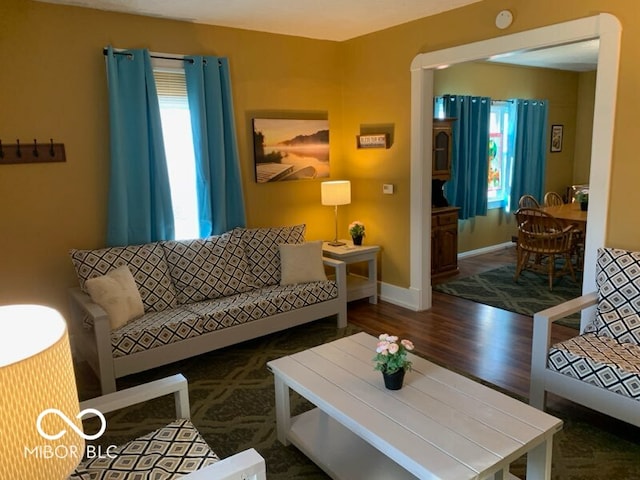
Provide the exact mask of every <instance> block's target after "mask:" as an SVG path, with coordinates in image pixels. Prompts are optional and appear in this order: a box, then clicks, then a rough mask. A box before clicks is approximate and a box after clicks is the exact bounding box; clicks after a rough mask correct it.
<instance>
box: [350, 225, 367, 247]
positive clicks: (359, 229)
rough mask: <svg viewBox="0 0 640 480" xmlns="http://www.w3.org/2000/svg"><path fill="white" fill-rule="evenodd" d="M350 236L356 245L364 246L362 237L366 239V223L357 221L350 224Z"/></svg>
mask: <svg viewBox="0 0 640 480" xmlns="http://www.w3.org/2000/svg"><path fill="white" fill-rule="evenodd" d="M349 235H351V238H352V239H353V244H354V245H362V237H364V223H362V222H361V221H360V220H356V221H354V222H351V223H350V224H349Z"/></svg>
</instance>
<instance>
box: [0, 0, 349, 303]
mask: <svg viewBox="0 0 640 480" xmlns="http://www.w3.org/2000/svg"><path fill="white" fill-rule="evenodd" d="M109 44H111V45H113V46H115V47H120V48H125V47H126V48H143V47H144V48H149V49H150V50H151V51H154V52H163V53H186V54H212V55H222V56H227V57H229V62H230V68H231V80H232V89H233V96H234V103H235V112H236V124H237V131H238V145H239V152H240V158H241V162H242V173H243V179H244V193H245V198H246V201H247V212H248V222H249V223H250V224H251V225H280V224H293V223H298V222H307V223H308V225H309V228H308V232H307V233H308V237H309V238H329V237H330V236H332V225H333V223H332V220H333V211H332V210H331V209H330V208H328V207H322V206H321V205H320V186H319V183H318V182H288V183H286V184H279V185H257V184H256V183H255V182H254V181H253V178H254V170H253V155H252V143H251V142H252V136H251V134H250V132H251V118H252V116H254V115H261V114H265V113H277V112H284V113H286V112H293V111H295V112H297V113H300V112H302V113H303V114H307V115H311V116H313V115H316V116H317V115H326V116H327V117H328V118H329V122H330V130H331V137H332V140H333V142H332V151H331V157H332V158H334V159H335V161H333V162H332V174H334V175H338V174H340V172H341V170H344V166H342V165H341V163H343V162H344V160H342V159H341V158H340V155H339V154H338V147H339V146H340V132H341V128H340V120H341V116H340V111H341V95H340V93H341V90H340V79H341V68H340V56H339V44H338V43H335V42H328V41H316V40H307V39H302V38H296V37H288V36H282V35H269V34H264V33H258V32H250V31H243V30H237V29H229V28H214V27H209V26H204V25H196V24H192V23H185V22H177V21H169V20H162V19H155V18H146V17H140V16H133V15H123V14H117V13H107V12H103V11H98V10H90V9H84V8H76V7H65V6H57V5H49V4H45V3H39V2H31V1H25V0H2V3H1V4H0V65H2V66H3V67H2V74H1V75H0V96H1V98H2V103H1V105H0V140H2V141H3V142H4V143H5V144H7V143H15V139H16V138H19V139H20V140H21V141H22V142H25V143H28V142H31V141H32V139H33V138H37V139H38V140H41V141H45V142H47V141H49V138H51V137H53V139H54V141H56V142H63V143H64V144H65V147H66V156H67V161H66V162H65V163H48V164H45V163H41V164H30V165H0V252H1V253H0V259H1V260H0V304H6V303H18V302H38V303H44V304H48V305H52V306H55V307H57V308H60V309H62V310H63V311H64V310H66V303H67V298H66V290H67V288H68V287H69V286H72V285H75V284H77V281H76V280H75V274H74V272H73V267H72V264H71V261H70V259H69V256H68V253H67V252H68V250H69V249H71V248H97V247H103V246H104V244H105V243H104V242H105V231H106V227H105V225H106V196H107V189H108V171H109V167H108V165H109V156H108V155H109V153H108V146H109V143H108V142H109V135H108V101H107V85H106V74H105V61H104V57H103V54H102V49H103V47H104V46H106V45H109Z"/></svg>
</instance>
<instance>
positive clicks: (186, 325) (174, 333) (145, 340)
mask: <svg viewBox="0 0 640 480" xmlns="http://www.w3.org/2000/svg"><path fill="white" fill-rule="evenodd" d="M202 323H203V322H202V318H201V317H200V316H198V315H197V314H195V313H193V312H192V311H190V310H187V309H185V308H184V306H180V307H176V308H172V309H169V310H165V311H163V312H150V313H146V314H145V315H144V316H142V317H140V318H138V319H137V320H134V321H132V322H129V323H127V324H126V325H125V326H123V327H121V328H119V329H117V330H112V331H111V348H112V353H113V356H114V358H115V357H123V356H125V355H130V354H132V353H137V352H144V351H146V350H149V349H151V348H155V347H161V346H163V345H168V344H170V343H175V342H179V341H181V340H184V339H186V338H193V337H197V336H199V335H202V334H203V333H206V332H205V330H204V329H203V328H202Z"/></svg>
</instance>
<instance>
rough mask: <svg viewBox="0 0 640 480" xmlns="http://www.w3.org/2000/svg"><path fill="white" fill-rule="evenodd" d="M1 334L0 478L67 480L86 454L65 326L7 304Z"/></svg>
mask: <svg viewBox="0 0 640 480" xmlns="http://www.w3.org/2000/svg"><path fill="white" fill-rule="evenodd" d="M0 332H1V333H0V389H1V393H0V394H1V395H2V401H1V402H0V445H2V446H1V447H0V449H1V451H2V461H1V462H0V478H16V479H18V478H25V479H26V478H28V479H30V480H39V479H42V480H45V479H46V480H58V479H66V478H67V477H68V476H69V474H70V473H71V472H72V471H73V470H74V468H76V467H77V465H78V464H79V463H80V460H82V457H83V455H84V438H83V437H82V436H81V435H80V434H79V433H78V432H81V431H82V421H81V420H80V419H78V418H77V416H78V413H79V411H80V408H79V403H78V392H77V389H76V381H75V376H74V371H73V362H72V359H71V349H70V347H69V336H68V334H67V325H66V323H65V321H64V319H63V318H62V316H61V315H60V314H59V313H58V312H57V311H56V310H54V309H52V308H49V307H43V306H38V305H9V306H2V307H0ZM51 409H53V410H51ZM43 413H44V415H41V414H43ZM54 437H55V438H54ZM51 438H53V439H51Z"/></svg>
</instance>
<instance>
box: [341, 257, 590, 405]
mask: <svg viewBox="0 0 640 480" xmlns="http://www.w3.org/2000/svg"><path fill="white" fill-rule="evenodd" d="M514 261H515V252H514V251H513V249H505V250H504V251H498V252H495V253H489V254H486V255H482V256H476V257H471V258H468V259H463V260H461V261H460V262H459V266H460V273H459V276H460V277H462V276H468V275H473V274H475V273H479V272H482V271H486V270H490V269H492V268H497V267H499V266H501V265H504V264H506V263H513V262H514ZM348 315H349V322H350V323H352V324H354V325H356V326H358V327H360V328H362V329H363V330H364V331H366V332H368V333H370V334H372V335H376V336H377V335H378V334H380V333H383V332H386V333H391V334H394V335H398V336H400V337H401V338H409V339H411V340H412V341H413V342H414V344H415V346H416V351H417V353H419V354H421V355H422V356H425V357H426V358H429V359H431V360H432V361H434V362H436V363H438V364H441V365H443V366H446V367H449V368H451V369H454V370H457V371H461V372H466V373H469V374H471V375H473V376H475V377H478V378H480V379H483V380H486V381H488V382H490V383H493V384H495V385H497V386H499V387H502V388H505V389H507V390H509V391H511V392H513V393H516V394H519V395H522V396H525V397H528V395H529V370H530V366H531V361H530V360H531V334H532V327H533V322H532V318H531V317H528V316H525V315H520V314H517V313H512V312H507V311H505V310H500V309H498V308H494V307H490V306H487V305H482V304H479V303H475V302H472V301H469V300H464V299H462V298H458V297H453V296H451V295H446V294H443V293H439V292H433V306H432V308H431V309H430V310H428V311H423V312H415V311H412V310H408V309H405V308H402V307H398V306H396V305H393V304H390V303H387V302H384V301H381V302H379V303H378V304H377V305H371V304H369V303H368V301H367V300H366V299H364V300H359V301H356V302H351V303H350V304H349V309H348ZM576 333H577V332H576V330H574V329H571V328H568V327H563V326H560V325H554V326H553V330H552V340H553V341H561V340H564V339H567V338H570V337H572V336H574V335H575V334H576ZM550 400H551V399H550Z"/></svg>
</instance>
